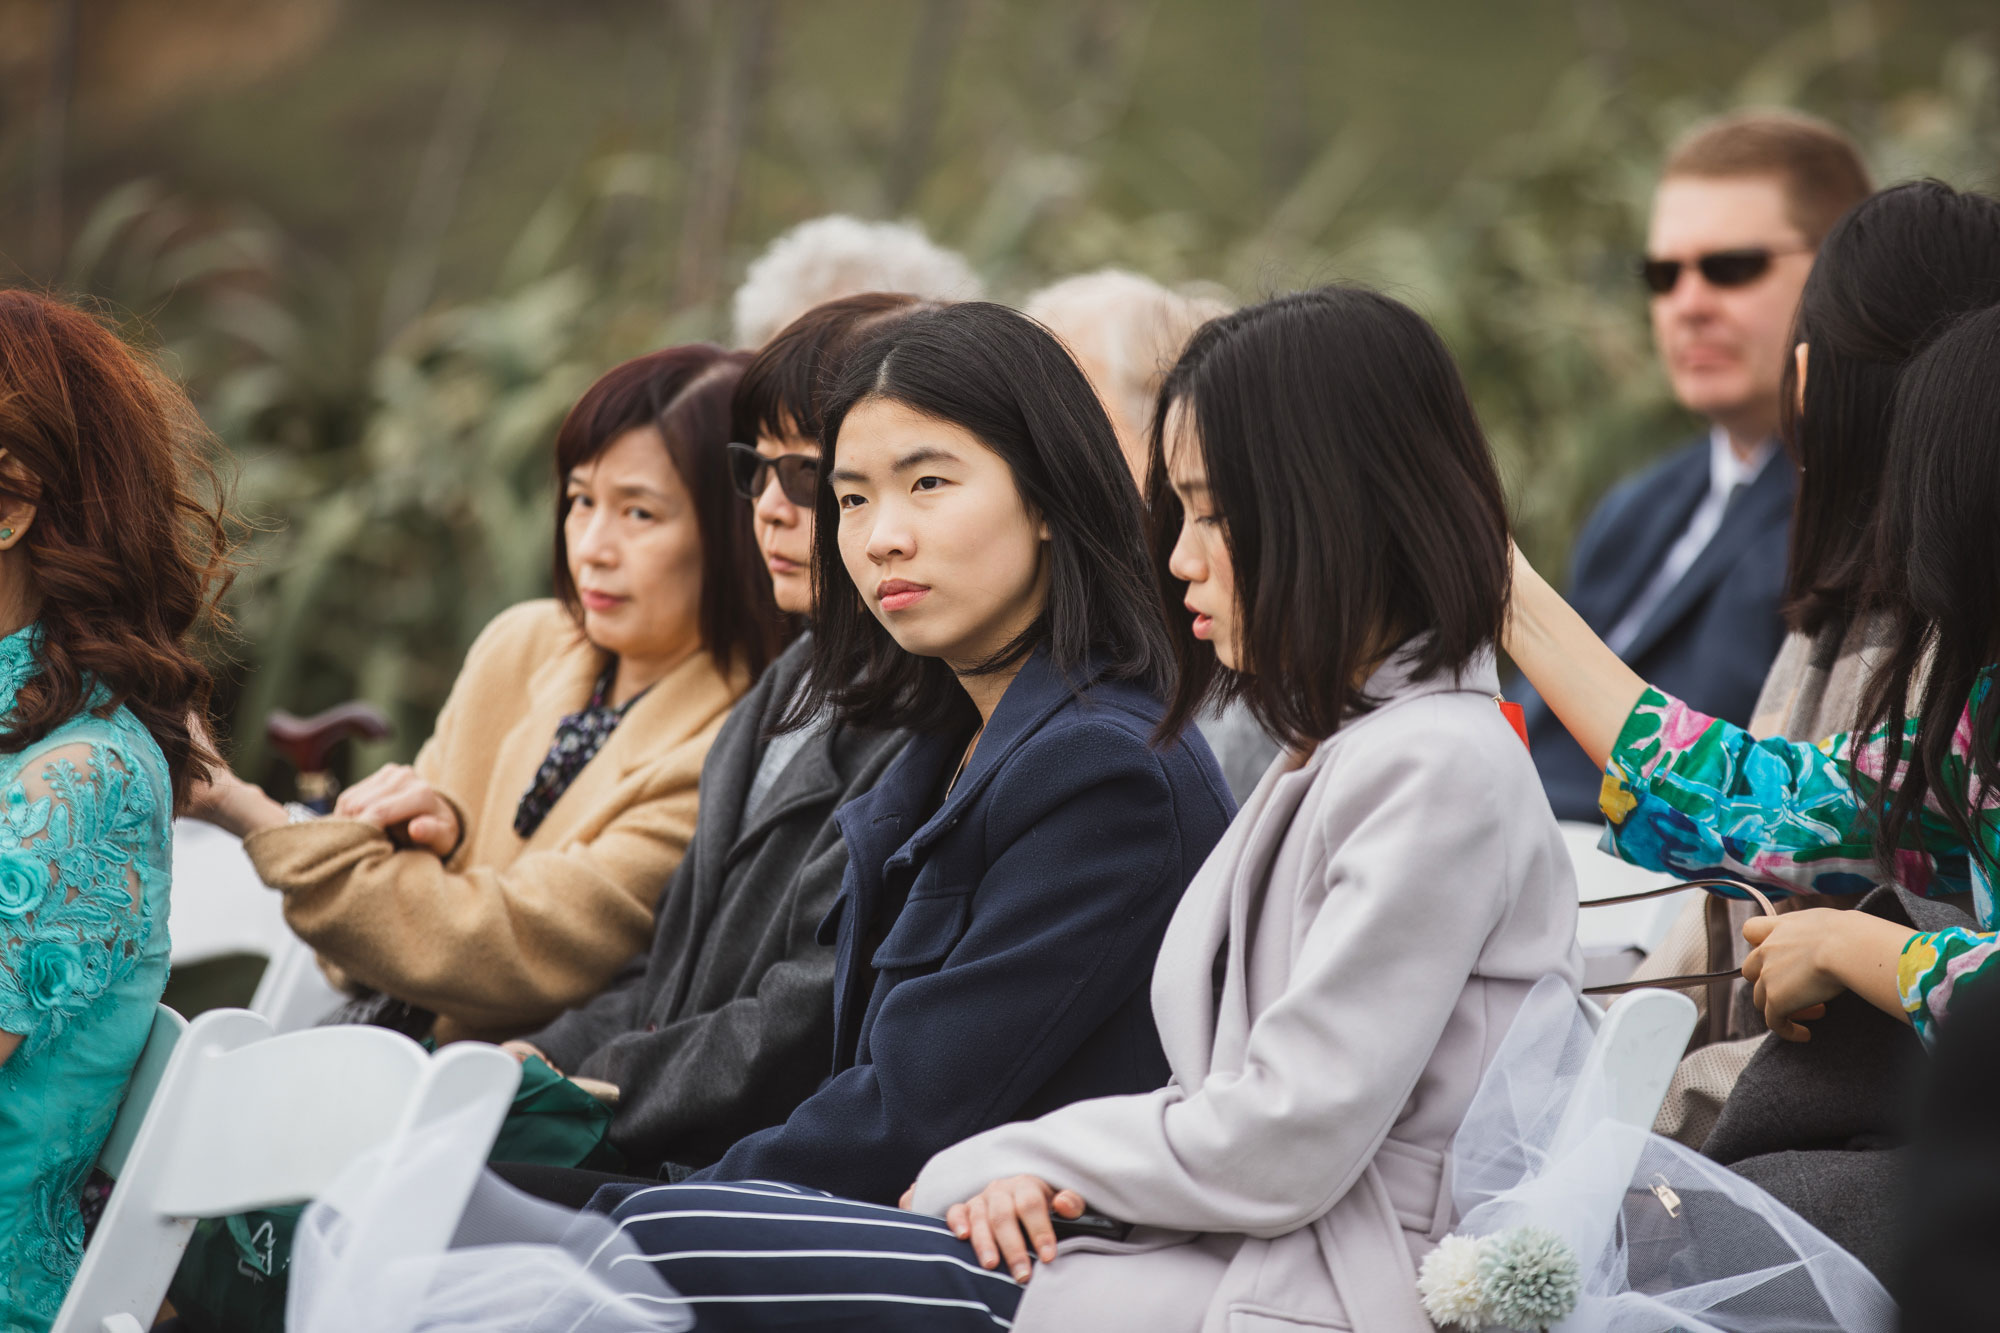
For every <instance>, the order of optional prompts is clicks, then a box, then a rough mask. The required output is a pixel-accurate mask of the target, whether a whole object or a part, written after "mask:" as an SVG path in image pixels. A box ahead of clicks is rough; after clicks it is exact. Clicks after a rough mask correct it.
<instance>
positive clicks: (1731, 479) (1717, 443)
mask: <svg viewBox="0 0 2000 1333" xmlns="http://www.w3.org/2000/svg"><path fill="white" fill-rule="evenodd" d="M1777 452H1778V442H1777V441H1776V440H1766V441H1764V442H1763V443H1762V444H1760V445H1758V446H1757V447H1756V448H1755V449H1752V450H1751V451H1750V457H1749V458H1747V459H1743V458H1738V457H1737V456H1736V450H1735V449H1733V448H1731V447H1730V444H1729V432H1728V431H1726V430H1724V429H1723V428H1722V427H1720V426H1711V427H1710V428H1709V432H1708V493H1707V494H1706V495H1704V496H1702V497H1701V503H1700V504H1698V505H1696V506H1695V507H1694V513H1693V514H1691V515H1689V517H1688V523H1687V527H1685V528H1684V529H1682V530H1681V535H1680V538H1679V539H1678V540H1677V541H1675V542H1674V544H1673V545H1672V546H1670V547H1668V548H1667V554H1666V558H1665V559H1663V560H1661V561H1660V567H1659V568H1658V569H1657V570H1655V571H1654V572H1653V577H1652V578H1651V579H1649V580H1647V582H1646V586H1645V587H1644V588H1643V589H1642V590H1641V591H1640V593H1639V596H1638V597H1637V598H1636V599H1634V600H1633V602H1632V605H1631V606H1630V607H1628V608H1627V609H1626V611H1625V614H1624V615H1623V616H1621V617H1619V620H1618V623H1617V624H1616V625H1613V626H1612V627H1611V632H1610V633H1609V634H1607V635H1605V636H1604V642H1605V643H1607V644H1609V645H1610V647H1611V651H1612V652H1614V653H1617V654H1618V655H1619V656H1620V657H1623V656H1624V655H1625V650H1626V649H1627V648H1629V647H1631V646H1632V641H1633V640H1634V639H1637V638H1638V637H1639V631H1640V630H1642V629H1644V628H1645V627H1646V620H1647V618H1648V617H1650V616H1651V615H1652V614H1653V612H1654V611H1655V610H1657V609H1658V607H1659V605H1660V603H1661V602H1663V601H1665V600H1666V598H1667V594H1668V593H1670V592H1672V591H1673V590H1674V585H1675V584H1677V583H1679V582H1680V581H1681V579H1682V577H1683V576H1685V575H1686V574H1687V572H1688V570H1689V569H1691V568H1692V567H1693V566H1694V562H1695V560H1696V558H1698V557H1699V556H1700V555H1701V553H1702V551H1703V549H1705V548H1706V547H1707V546H1708V543H1709V542H1710V541H1711V540H1712V539H1713V538H1714V536H1715V534H1716V530H1717V529H1719V528H1720V527H1721V526H1722V514H1723V511H1724V510H1726V509H1727V508H1728V507H1729V497H1730V496H1731V495H1734V494H1735V493H1736V488H1737V487H1738V486H1748V485H1750V484H1751V483H1752V482H1754V481H1756V480H1757V478H1758V477H1759V476H1760V475H1761V474H1762V473H1763V471H1764V469H1765V467H1766V466H1768V465H1769V464H1770V461H1771V456H1772V455H1773V454H1775V453H1777Z"/></svg>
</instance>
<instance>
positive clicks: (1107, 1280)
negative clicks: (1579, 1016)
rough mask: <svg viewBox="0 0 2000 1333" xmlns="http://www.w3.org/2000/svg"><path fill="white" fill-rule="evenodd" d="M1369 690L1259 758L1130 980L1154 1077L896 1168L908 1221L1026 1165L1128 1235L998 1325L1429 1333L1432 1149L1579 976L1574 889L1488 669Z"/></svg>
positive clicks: (1075, 1261)
mask: <svg viewBox="0 0 2000 1333" xmlns="http://www.w3.org/2000/svg"><path fill="white" fill-rule="evenodd" d="M1368 689H1369V693H1370V694H1371V695H1373V696H1374V697H1376V698H1378V699H1382V700H1383V703H1382V704H1381V706H1380V707H1378V708H1377V709H1375V710H1374V711H1372V712H1370V713H1367V714H1365V715H1363V716H1361V717H1359V718H1356V719H1355V720H1353V721H1351V722H1349V723H1348V724H1347V725H1345V726H1344V727H1342V729H1341V730H1340V732H1339V733H1338V734H1337V735H1335V736H1334V737H1333V738H1331V739H1330V740H1328V741H1326V742H1325V743H1323V744H1322V745H1320V746H1319V747H1318V748H1317V749H1316V750H1315V751H1314V752H1313V753H1312V754H1311V755H1310V756H1309V757H1308V758H1307V760H1306V762H1305V763H1304V765H1303V766H1302V767H1300V768H1298V769H1296V770H1292V769H1289V768H1288V767H1287V761H1285V760H1283V759H1281V760H1280V761H1278V763H1276V764H1274V765H1273V767H1272V769H1271V771H1270V772H1269V773H1267V774H1266V775H1265V777H1264V780H1263V781H1262V782H1261V783H1260V784H1259V785H1258V787H1257V790H1256V792H1255V793H1254V794H1253V795H1252V796H1251V799H1250V802H1249V804H1247V805H1246V806H1244V808H1243V810H1242V812H1241V813H1240V814H1239V815H1238V816H1237V818H1236V820H1235V822H1234V823H1233V824H1231V825H1230V828H1229V831H1228V832H1227V833H1226V834H1225V835H1224V836H1223V840H1222V842H1221V843H1220V844H1219V845H1218V846H1217V847H1216V849H1215V851H1214V852H1213V853H1212V854H1211V855H1210V856H1209V858H1208V861H1207V862H1206V863H1205V864H1204V865H1203V866H1202V868H1201V870H1200V872H1199V873H1198V874H1197V875H1196V877H1195V879H1194V882H1193V883H1192V884H1191V885H1190V886H1189V888H1188V891H1187V894H1186V896H1185V897H1184V898H1183V899H1182V900H1181V905H1180V909H1179V911H1178V912H1177V913H1176V915H1175V916H1174V919H1173V923H1172V925H1171V926H1170V927H1169V928H1168V931H1167V936H1166V940H1165V943H1164V944H1163V945H1162V947H1161V951H1160V959H1159V963H1158V966H1157V968H1156V969H1155V971H1154V975H1153V987H1152V1002H1153V1014H1154V1017H1155V1018H1156V1019H1157V1020H1158V1023H1159V1029H1160V1038H1161V1041H1162V1043H1163V1044H1164V1045H1165V1048H1166V1053H1167V1060H1168V1063H1169V1065H1170V1066H1171V1068H1172V1070H1173V1080H1172V1082H1171V1083H1169V1085H1168V1086H1167V1087H1165V1088H1162V1089H1160V1090H1159V1091H1158V1092H1154V1093H1148V1094H1143V1095H1137V1096H1126V1097H1104V1098H1098V1099H1095V1100H1092V1101H1086V1102H1078V1103H1075V1104H1073V1105H1070V1106H1067V1107H1064V1108H1062V1109H1060V1110H1057V1111H1053V1112H1051V1113H1050V1114H1048V1115H1045V1116H1043V1117H1041V1118H1040V1119H1038V1120H1034V1121H1029V1122H1024V1123H1018V1124H1011V1125H1003V1126H1000V1127H999V1128H997V1129H993V1130H990V1131H988V1132H986V1133H984V1134H980V1135H978V1136H977V1137H975V1138H972V1139H969V1140H967V1141H966V1142H964V1143H961V1144H959V1145H957V1146H956V1147H953V1148H950V1149H947V1150H946V1151H944V1152H942V1153H939V1154H938V1155H937V1156H936V1157H934V1158H932V1159H931V1161H930V1163H929V1164H928V1165H926V1166H925V1168H924V1170H923V1173H922V1175H921V1176H919V1177H918V1180H917V1186H916V1200H915V1204H916V1207H917V1209H918V1210H919V1211H922V1212H927V1213H935V1214H942V1213H943V1212H944V1210H945V1209H946V1208H948V1207H949V1206H950V1205H951V1204H953V1203H956V1202H958V1201H960V1200H962V1199H966V1198H968V1197H970V1196H972V1195H973V1194H976V1193H977V1192H978V1191H979V1190H981V1189H982V1188H984V1187H985V1185H986V1184H987V1183H988V1182H989V1181H992V1180H994V1179H997V1178H1000V1177H1003V1176H1008V1175H1013V1174H1016V1173H1020V1172H1026V1173H1030V1174H1033V1175H1037V1176H1041V1177H1042V1178H1044V1179H1046V1180H1048V1181H1049V1182H1051V1183H1052V1184H1054V1185H1057V1186H1059V1187H1068V1188H1072V1189H1076V1190H1078V1191H1080V1192H1081V1193H1082V1195H1083V1196H1084V1198H1085V1199H1086V1200H1087V1201H1088V1202H1089V1205H1090V1207H1091V1208H1092V1209H1094V1210H1096V1211H1098V1212H1101V1213H1104V1214H1108V1215H1109V1216H1112V1217H1116V1218H1121V1219H1123V1220H1126V1221H1129V1222H1133V1223H1137V1224H1139V1225H1138V1226H1137V1228H1136V1229H1135V1230H1134V1231H1133V1233H1132V1235H1131V1237H1130V1238H1129V1239H1128V1240H1126V1241H1123V1242H1117V1243H1113V1242H1108V1241H1102V1240H1097V1239H1077V1240H1068V1241H1065V1242H1064V1243H1063V1245H1062V1248H1061V1250H1060V1252H1059V1254H1058V1257H1057V1259H1056V1262H1055V1263H1054V1264H1052V1265H1048V1266H1046V1267H1043V1268H1041V1269H1038V1270H1037V1272H1036V1273H1035V1276H1034V1279H1033V1281H1032V1282H1031V1283H1030V1284H1029V1286H1028V1290H1027V1292H1026V1296H1025V1299H1024V1301H1023V1303H1022V1307H1021V1310H1020V1314H1019V1316H1018V1318H1017V1320H1016V1323H1015V1327H1016V1328H1017V1329H1020V1330H1023V1333H1027V1331H1028V1330H1038V1329H1063V1330H1068V1329H1091V1330H1093V1333H1112V1331H1113V1330H1125V1329H1130V1330H1135V1333H1136V1331H1137V1330H1146V1333H1167V1331H1169V1330H1195V1329H1201V1330H1204V1333H1224V1331H1225V1330H1226V1331H1227V1333H1250V1331H1252V1330H1255V1331H1257V1333H1277V1331H1278V1330H1288V1329H1301V1328H1313V1329H1320V1328H1330V1329H1348V1328H1351V1329H1357V1330H1363V1331H1364V1333H1429V1330H1430V1328H1431V1325H1430V1323H1429V1321H1428V1320H1427V1319H1426V1318H1425V1317H1424V1314H1423V1310H1422V1307H1421V1306H1420V1304H1419V1302H1418V1298H1417V1293H1416V1264H1417V1262H1418V1261H1419V1260H1421V1258H1422V1256H1423V1255H1425V1254H1426V1253H1428V1252H1429V1250H1430V1249H1431V1247H1432V1246H1433V1245H1434V1244H1435V1243H1436V1242H1437V1240H1438V1239H1439V1238H1440V1237H1442V1236H1443V1235H1444V1234H1445V1232H1446V1231H1448V1230H1449V1229H1450V1227H1451V1224H1452V1222H1453V1221H1454V1218H1453V1215H1452V1205H1451V1190H1450V1182H1449V1181H1448V1180H1447V1179H1446V1172H1445V1163H1446V1154H1447V1152H1448V1150H1449V1147H1450V1143H1451V1138H1452V1135H1453V1134H1454V1133H1455V1132H1456V1131H1457V1129H1458V1125H1459V1122H1460V1120H1461V1119H1462V1118H1463V1117H1464V1114H1465V1109H1466V1106H1467V1104H1468V1102H1469V1101H1470V1100H1471V1097H1472V1093H1473V1090H1474V1089H1475V1087H1477V1085H1478V1082H1479V1078H1480V1075H1481V1073H1482V1072H1483V1071H1484V1070H1485V1067H1486V1064H1487V1061H1488V1060H1489V1059H1491V1058H1492V1055H1493V1052H1494V1049H1495V1047H1497V1046H1498V1044H1499V1042H1500V1039H1501V1038H1502V1037H1503V1036H1504V1035H1505V1034H1506V1031H1507V1026H1508V1024H1509V1023H1510V1022H1511V1021H1512V1019H1513V1016H1514V1012H1515V1010H1516V1008H1517V1007H1518V1006H1519V1004H1520V1002H1521V999H1522V998H1523V997H1524V996H1525V995H1526V993H1527V991H1528V988H1529V987H1530V986H1532V985H1533V984H1534V982H1535V981H1536V979H1537V978H1539V977H1541V976H1542V975H1544V974H1546V973H1550V972H1554V973H1557V974H1560V975H1562V976H1564V977H1567V978H1570V979H1571V980H1572V981H1574V980H1575V978H1576V977H1577V976H1578V975H1579V974H1580V970H1581V960H1580V957H1579V955H1578V952H1577V948H1576V888H1575V883H1574V880H1573V879H1572V877H1571V873H1570V862H1569V857H1568V855H1567V854H1566V853H1565V851H1564V849H1563V842H1562V836H1561V834H1560V833H1558V832H1557V829H1556V823H1555V820H1554V818H1553V817H1552V816H1551V815H1550V813H1549V806H1548V801H1547V799H1546V798H1545V797H1544V796H1543V794H1542V787H1541V783H1540V782H1539V781H1538V780H1537V778H1536V776H1535V768H1534V765H1533V764H1532V763H1531V762H1530V761H1529V759H1528V754H1527V751H1526V749H1525V748H1524V747H1523V746H1522V744H1521V742H1520V739H1519V738H1518V737H1517V736H1516V735H1515V734H1514V732H1513V730H1512V729H1511V728H1510V727H1509V726H1508V724H1507V721H1506V719H1505V718H1504V716H1503V715H1502V714H1501V712H1500V710H1499V708H1498V707H1497V706H1495V703H1494V696H1495V695H1496V694H1497V693H1498V692H1499V690H1498V681H1497V679H1496V678H1495V676H1494V672H1493V667H1492V664H1491V662H1490V660H1489V661H1487V662H1484V663H1481V664H1479V665H1478V666H1477V667H1475V668H1473V669H1471V670H1469V671H1468V672H1467V673H1466V674H1465V675H1464V676H1463V677H1462V678H1461V680H1460V681H1459V682H1458V683H1456V684H1454V683H1452V682H1450V681H1448V680H1432V681H1426V682H1412V681H1410V680H1409V678H1408V658H1407V656H1406V655H1399V656H1398V657H1396V658H1394V659H1392V660H1391V661H1390V662H1389V663H1388V664H1387V665H1385V666H1384V667H1383V668H1382V669H1381V670H1380V671H1378V672H1377V673H1376V675H1375V676H1374V678H1373V679H1372V680H1371V681H1370V682H1369V685H1368ZM1218 957H1220V960H1221V961H1220V963H1218ZM1218 977H1219V980H1220V985H1219V987H1218V985H1217V979H1218Z"/></svg>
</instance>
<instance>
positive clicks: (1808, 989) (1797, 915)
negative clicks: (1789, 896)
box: [1743, 907, 1915, 1041]
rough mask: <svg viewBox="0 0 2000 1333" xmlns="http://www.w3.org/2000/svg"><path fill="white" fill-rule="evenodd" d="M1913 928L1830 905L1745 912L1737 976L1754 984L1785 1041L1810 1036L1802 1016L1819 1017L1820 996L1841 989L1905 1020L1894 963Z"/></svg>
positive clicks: (1761, 1003) (1766, 1013) (1772, 1025)
mask: <svg viewBox="0 0 2000 1333" xmlns="http://www.w3.org/2000/svg"><path fill="white" fill-rule="evenodd" d="M1913 933H1915V932H1913V931H1911V930H1910V929H1909V928H1908V927H1906V926H1899V925H1897V924H1896V923H1895V922H1893V921H1885V920H1883V919H1882V918H1881V917H1878V916H1871V915H1869V914H1868V913H1866V912H1854V911H1841V910H1839V909H1837V908H1832V907H1814V908H1808V909H1807V910H1805V911H1803V912H1787V913H1785V914H1784V915H1783V916H1776V917H1768V916H1767V917H1752V918H1751V919H1750V920H1748V921H1746V922H1744V923H1743V938H1744V939H1745V940H1747V941H1748V942H1749V943H1750V944H1751V945H1752V946H1753V947H1752V948H1751V950H1750V956H1749V957H1748V958H1746V959H1744V960H1743V979H1744V980H1745V981H1748V982H1751V983H1752V984H1753V988H1754V989H1753V996H1754V998H1755V1000H1756V1003H1757V1008H1758V1009H1760V1010H1761V1011H1762V1012H1763V1014H1764V1021H1765V1023H1766V1024H1768V1025H1769V1026H1770V1029H1771V1031H1773V1032H1775V1033H1777V1034H1778V1035H1779V1036H1780V1037H1783V1038H1784V1039H1785V1040H1786V1041H1810V1040H1811V1039H1812V1034H1811V1033H1810V1032H1808V1031H1807V1030H1806V1029H1805V1027H1804V1023H1805V1022H1809V1021H1811V1020H1812V1019H1815V1018H1819V1017H1821V1016H1823V1015H1824V1014H1825V1013H1826V1002H1827V1001H1828V1000H1831V999H1832V998H1833V997H1834V996H1836V995H1839V994H1840V993H1841V992H1842V991H1846V990H1852V991H1855V992H1856V993H1857V994H1859V995H1860V996H1861V998H1863V999H1864V1000H1867V1001H1868V1002H1869V1003H1870V1004H1872V1005H1874V1006H1875V1007H1876V1008H1877V1009H1880V1010H1882V1012H1884V1013H1886V1014H1893V1015H1894V1016H1895V1017H1897V1018H1900V1019H1902V1020H1903V1021H1904V1022H1908V1021H1909V1015H1908V1014H1906V1013H1905V1012H1904V1011H1903V1005H1902V996H1901V993H1900V992H1899V991H1898V990H1897V987H1896V963H1897V960H1898V958H1899V957H1900V955H1901V953H1902V950H1903V945H1904V944H1905V943H1907V942H1908V940H1909V938H1910V936H1911V935H1912V934H1913Z"/></svg>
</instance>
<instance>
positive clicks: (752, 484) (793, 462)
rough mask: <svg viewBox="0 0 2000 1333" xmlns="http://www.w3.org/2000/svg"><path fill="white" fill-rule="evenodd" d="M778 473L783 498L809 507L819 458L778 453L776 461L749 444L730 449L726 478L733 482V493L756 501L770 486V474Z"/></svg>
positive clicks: (816, 486) (816, 489)
mask: <svg viewBox="0 0 2000 1333" xmlns="http://www.w3.org/2000/svg"><path fill="white" fill-rule="evenodd" d="M773 472H776V473H777V474H778V489H779V490H781V491H783V492H784V493H785V498H786V499H787V500H790V501H791V502H792V503H793V504H795V505H802V506H804V507H805V508H807V509H810V508H812V506H813V501H814V500H815V499H816V498H817V497H818V493H819V459H818V458H816V457H815V456H813V455H812V454H779V455H778V456H777V457H776V458H766V457H764V455H762V454H760V453H758V452H757V450H756V448H755V447H754V446H752V445H748V444H732V445H730V446H729V476H730V479H731V480H732V481H734V482H735V483H736V493H737V494H738V495H740V496H742V497H743V498H744V499H746V500H755V499H756V498H757V497H758V496H760V495H762V494H763V493H764V488H765V487H766V486H768V485H770V484H771V473H773Z"/></svg>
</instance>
